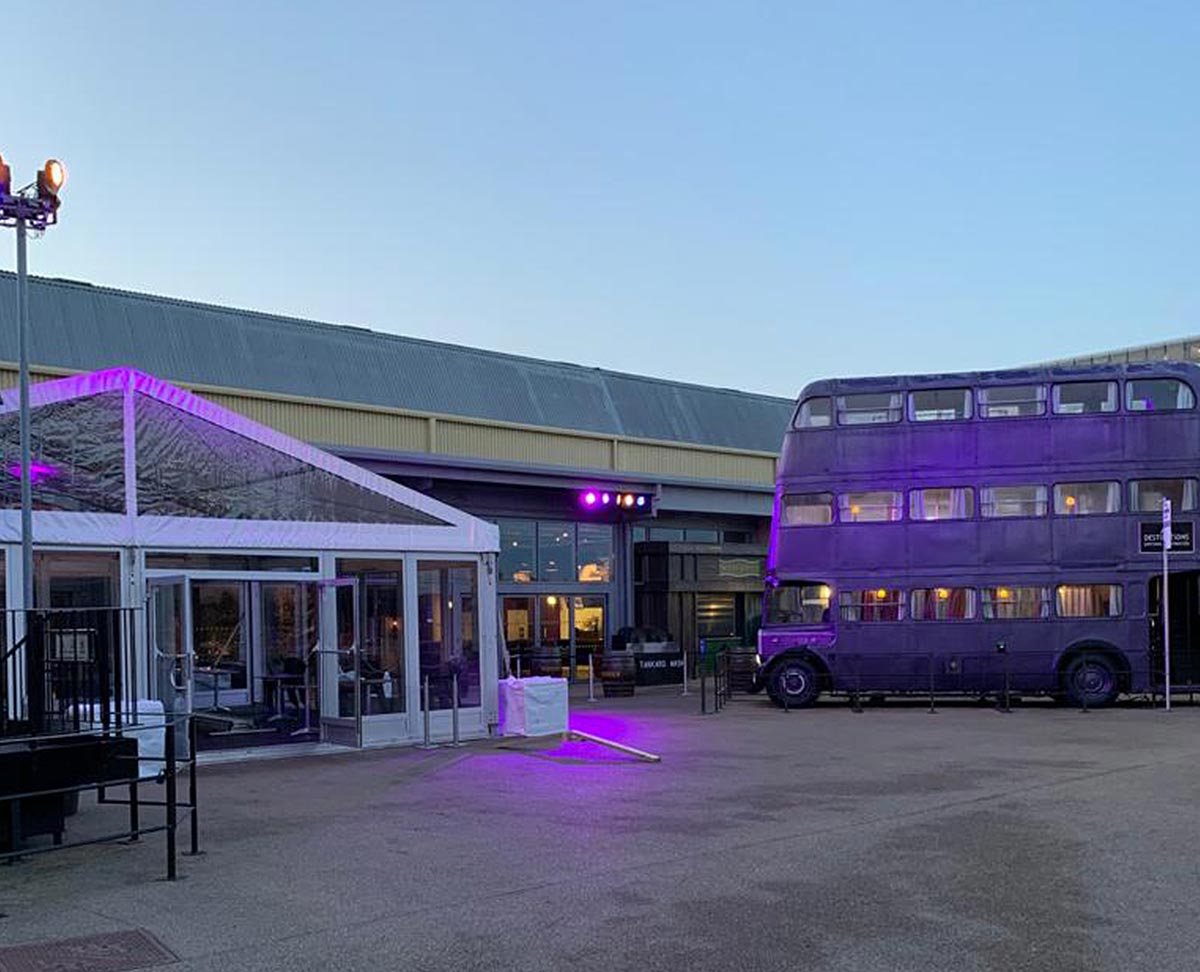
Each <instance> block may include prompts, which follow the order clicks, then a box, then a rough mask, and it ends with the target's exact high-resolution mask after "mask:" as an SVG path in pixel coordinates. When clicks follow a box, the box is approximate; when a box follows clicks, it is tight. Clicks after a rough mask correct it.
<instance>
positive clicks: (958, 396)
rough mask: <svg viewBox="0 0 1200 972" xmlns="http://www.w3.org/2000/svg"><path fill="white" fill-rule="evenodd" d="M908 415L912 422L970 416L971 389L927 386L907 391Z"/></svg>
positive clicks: (937, 420)
mask: <svg viewBox="0 0 1200 972" xmlns="http://www.w3.org/2000/svg"><path fill="white" fill-rule="evenodd" d="M908 417H909V418H910V419H911V420H912V421H914V422H950V421H953V420H954V419H968V418H970V417H971V389H969V388H928V389H924V390H922V391H915V392H909V394H908Z"/></svg>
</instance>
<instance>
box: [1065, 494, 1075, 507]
mask: <svg viewBox="0 0 1200 972" xmlns="http://www.w3.org/2000/svg"><path fill="white" fill-rule="evenodd" d="M1063 502H1064V503H1065V504H1066V506H1067V509H1073V508H1074V506H1075V497H1074V496H1068V497H1067V498H1066V499H1065V500H1063Z"/></svg>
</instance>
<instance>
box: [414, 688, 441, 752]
mask: <svg viewBox="0 0 1200 972" xmlns="http://www.w3.org/2000/svg"><path fill="white" fill-rule="evenodd" d="M424 692H425V741H424V742H422V743H421V745H420V746H418V747H417V748H418V749H437V744H436V743H435V742H434V741H433V731H432V728H431V726H430V723H429V676H428V675H426V676H425V686H424Z"/></svg>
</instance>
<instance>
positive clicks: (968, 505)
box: [908, 486, 975, 520]
mask: <svg viewBox="0 0 1200 972" xmlns="http://www.w3.org/2000/svg"><path fill="white" fill-rule="evenodd" d="M974 516H975V490H973V489H972V488H971V487H970V486H951V487H945V488H943V487H936V488H933V489H914V490H912V491H911V492H910V493H909V494H908V518H909V519H910V520H969V519H971V518H972V517H974Z"/></svg>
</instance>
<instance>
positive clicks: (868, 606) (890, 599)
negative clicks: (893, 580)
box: [838, 587, 904, 621]
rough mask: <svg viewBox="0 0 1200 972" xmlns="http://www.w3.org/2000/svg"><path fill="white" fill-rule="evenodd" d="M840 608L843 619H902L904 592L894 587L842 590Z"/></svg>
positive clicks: (839, 601) (839, 600) (839, 595)
mask: <svg viewBox="0 0 1200 972" xmlns="http://www.w3.org/2000/svg"><path fill="white" fill-rule="evenodd" d="M838 608H839V609H840V611H841V616H842V620H843V621H902V620H904V594H903V592H902V591H900V589H899V588H892V587H877V588H874V589H872V590H869V591H842V592H841V593H840V594H838Z"/></svg>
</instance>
